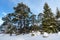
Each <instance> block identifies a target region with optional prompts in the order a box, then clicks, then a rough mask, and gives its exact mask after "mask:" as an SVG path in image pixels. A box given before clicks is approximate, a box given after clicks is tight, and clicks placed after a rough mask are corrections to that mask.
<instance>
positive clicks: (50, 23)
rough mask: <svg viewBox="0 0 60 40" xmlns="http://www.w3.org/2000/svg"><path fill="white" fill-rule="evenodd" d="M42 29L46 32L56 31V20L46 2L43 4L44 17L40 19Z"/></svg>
mask: <svg viewBox="0 0 60 40" xmlns="http://www.w3.org/2000/svg"><path fill="white" fill-rule="evenodd" d="M42 25H43V28H42V29H43V31H44V32H48V33H55V32H57V25H56V20H55V17H54V15H53V13H52V12H51V9H50V8H49V6H48V4H47V3H45V5H44V18H43V20H42Z"/></svg>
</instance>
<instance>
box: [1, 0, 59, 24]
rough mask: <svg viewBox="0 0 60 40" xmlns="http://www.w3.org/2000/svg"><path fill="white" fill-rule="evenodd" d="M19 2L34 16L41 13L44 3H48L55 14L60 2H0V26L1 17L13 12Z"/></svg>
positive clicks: (27, 0)
mask: <svg viewBox="0 0 60 40" xmlns="http://www.w3.org/2000/svg"><path fill="white" fill-rule="evenodd" d="M20 2H23V3H24V4H26V5H27V6H29V7H30V9H31V11H32V12H33V13H34V14H36V15H38V14H39V13H42V12H43V6H44V3H45V2H47V3H48V5H49V6H50V8H51V9H52V12H53V13H56V8H57V7H58V8H59V9H60V0H0V24H2V23H3V21H2V20H1V19H2V17H3V16H5V15H6V14H8V13H12V12H14V10H13V7H14V6H16V5H17V3H20Z"/></svg>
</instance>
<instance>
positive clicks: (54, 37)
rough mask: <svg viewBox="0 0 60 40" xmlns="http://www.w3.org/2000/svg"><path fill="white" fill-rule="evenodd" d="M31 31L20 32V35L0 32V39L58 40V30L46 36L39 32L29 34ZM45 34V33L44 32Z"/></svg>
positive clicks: (59, 36) (59, 35)
mask: <svg viewBox="0 0 60 40" xmlns="http://www.w3.org/2000/svg"><path fill="white" fill-rule="evenodd" d="M31 34H32V33H29V34H24V35H23V34H21V35H18V36H16V35H14V34H13V35H12V36H10V35H9V34H0V40H60V32H59V33H58V34H57V33H55V34H48V37H43V36H44V35H45V34H46V33H45V34H44V35H41V34H40V33H39V32H37V33H36V32H35V33H33V34H35V36H31ZM46 35H47V34H46Z"/></svg>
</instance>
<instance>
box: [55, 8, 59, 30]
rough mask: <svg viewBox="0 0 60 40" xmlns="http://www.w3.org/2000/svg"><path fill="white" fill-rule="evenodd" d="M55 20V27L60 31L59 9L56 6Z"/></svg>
mask: <svg viewBox="0 0 60 40" xmlns="http://www.w3.org/2000/svg"><path fill="white" fill-rule="evenodd" d="M56 22H57V28H58V30H59V31H60V11H59V9H58V8H57V12H56Z"/></svg>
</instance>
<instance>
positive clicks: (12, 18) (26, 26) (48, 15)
mask: <svg viewBox="0 0 60 40" xmlns="http://www.w3.org/2000/svg"><path fill="white" fill-rule="evenodd" d="M13 9H14V12H13V13H8V14H7V15H6V16H4V17H2V20H3V21H4V22H3V24H2V25H1V28H2V30H1V31H3V33H7V34H10V35H12V34H13V33H14V34H16V35H19V34H28V33H30V32H32V31H39V32H41V34H43V32H47V33H57V32H59V31H60V10H59V9H58V8H56V15H55V13H53V12H52V10H51V8H50V7H49V5H48V4H47V3H45V4H44V7H43V13H39V14H38V15H35V14H34V13H33V12H31V10H30V8H29V7H28V6H27V5H26V4H24V3H23V2H21V3H18V4H17V6H15V7H13ZM36 14H37V13H36Z"/></svg>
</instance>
